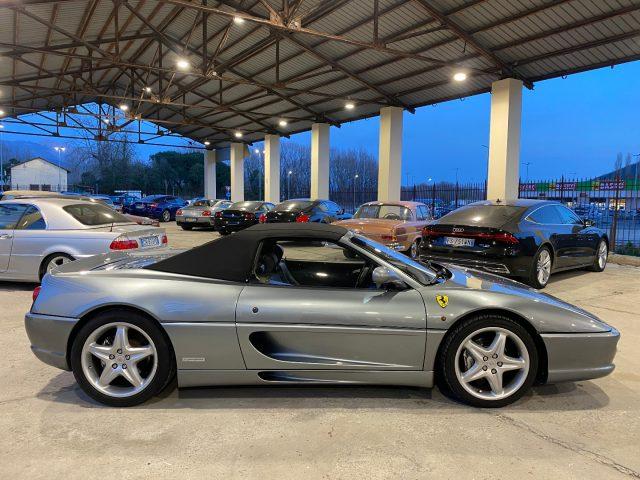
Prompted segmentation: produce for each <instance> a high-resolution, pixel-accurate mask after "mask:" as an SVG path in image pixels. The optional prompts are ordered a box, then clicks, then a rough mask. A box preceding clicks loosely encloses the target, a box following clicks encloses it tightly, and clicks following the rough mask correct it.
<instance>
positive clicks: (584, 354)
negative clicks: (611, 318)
mask: <svg viewBox="0 0 640 480" xmlns="http://www.w3.org/2000/svg"><path fill="white" fill-rule="evenodd" d="M541 336H542V340H543V342H544V345H545V347H546V349H547V358H548V374H547V383H557V382H575V381H579V380H589V379H593V378H600V377H604V376H606V375H609V374H610V373H611V372H613V370H614V368H615V365H614V364H613V358H614V357H615V355H616V346H617V344H618V340H619V339H620V333H619V332H618V331H617V330H616V329H615V328H612V329H611V331H609V332H603V333H548V334H542V335H541Z"/></svg>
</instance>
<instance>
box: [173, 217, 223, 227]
mask: <svg viewBox="0 0 640 480" xmlns="http://www.w3.org/2000/svg"><path fill="white" fill-rule="evenodd" d="M191 219H193V220H191ZM176 223H177V224H178V225H179V226H183V225H187V226H188V225H191V226H195V227H213V224H214V222H213V217H187V216H184V215H176Z"/></svg>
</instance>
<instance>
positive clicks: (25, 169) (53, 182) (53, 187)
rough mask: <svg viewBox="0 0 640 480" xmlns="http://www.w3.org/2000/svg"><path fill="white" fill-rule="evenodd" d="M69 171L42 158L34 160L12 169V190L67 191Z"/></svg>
mask: <svg viewBox="0 0 640 480" xmlns="http://www.w3.org/2000/svg"><path fill="white" fill-rule="evenodd" d="M68 173H69V170H67V169H66V168H63V167H59V166H58V165H56V164H55V163H52V162H50V161H49V160H45V159H44V158H41V157H36V158H32V159H31V160H27V161H25V162H22V163H19V164H18V165H14V166H13V167H11V189H12V190H42V191H52V192H62V191H65V190H67V175H68Z"/></svg>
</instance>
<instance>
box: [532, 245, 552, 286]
mask: <svg viewBox="0 0 640 480" xmlns="http://www.w3.org/2000/svg"><path fill="white" fill-rule="evenodd" d="M543 252H546V254H547V255H549V259H550V261H551V264H550V265H549V268H550V273H549V275H548V277H547V280H546V281H544V282H541V281H540V280H539V279H538V268H537V266H538V260H539V259H540V256H541V255H544V253H543ZM552 272H553V254H552V253H551V249H550V248H549V247H547V246H542V247H540V248H539V249H538V251H537V252H536V254H535V255H534V256H533V261H532V262H531V268H530V269H529V277H528V278H527V284H528V285H530V286H531V287H533V288H537V289H538V290H542V289H543V288H544V287H546V286H547V284H548V283H549V278H550V277H551V273H552Z"/></svg>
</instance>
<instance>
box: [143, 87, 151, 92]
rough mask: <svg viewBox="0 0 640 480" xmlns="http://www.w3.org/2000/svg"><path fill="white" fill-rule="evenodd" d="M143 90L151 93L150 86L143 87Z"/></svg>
mask: <svg viewBox="0 0 640 480" xmlns="http://www.w3.org/2000/svg"><path fill="white" fill-rule="evenodd" d="M144 91H145V92H147V93H151V91H152V90H151V87H144Z"/></svg>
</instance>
